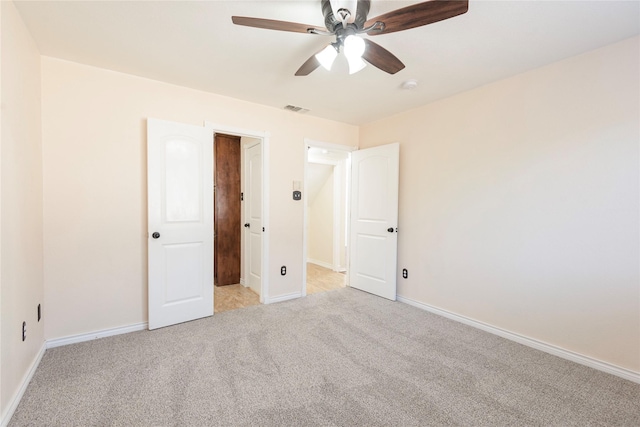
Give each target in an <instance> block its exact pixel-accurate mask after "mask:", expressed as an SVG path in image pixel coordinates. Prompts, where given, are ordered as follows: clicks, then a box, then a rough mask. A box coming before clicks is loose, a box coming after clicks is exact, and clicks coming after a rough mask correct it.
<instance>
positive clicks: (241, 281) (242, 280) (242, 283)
mask: <svg viewBox="0 0 640 427" xmlns="http://www.w3.org/2000/svg"><path fill="white" fill-rule="evenodd" d="M240 284H241V285H242V286H245V287H246V286H247V285H246V284H245V283H244V279H243V278H242V277H241V278H240Z"/></svg>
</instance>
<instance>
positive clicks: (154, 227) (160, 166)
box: [147, 119, 213, 329]
mask: <svg viewBox="0 0 640 427" xmlns="http://www.w3.org/2000/svg"><path fill="white" fill-rule="evenodd" d="M147 189H148V196H147V202H148V214H149V221H148V223H149V229H148V232H149V237H148V239H149V253H148V255H149V257H148V258H149V329H156V328H161V327H163V326H169V325H174V324H176V323H181V322H186V321H188V320H193V319H198V318H201V317H206V316H211V315H213V135H212V132H211V130H210V129H209V130H207V129H205V128H204V127H197V126H191V125H185V124H181V123H173V122H167V121H163V120H157V119H148V120H147Z"/></svg>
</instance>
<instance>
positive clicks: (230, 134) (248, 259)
mask: <svg viewBox="0 0 640 427" xmlns="http://www.w3.org/2000/svg"><path fill="white" fill-rule="evenodd" d="M205 127H207V128H209V129H211V130H212V131H213V135H214V145H216V144H218V143H219V141H220V140H222V139H223V138H224V139H228V140H231V141H232V143H231V144H232V145H233V151H234V154H233V155H232V156H229V157H228V158H231V159H233V160H232V161H231V163H232V164H233V166H232V167H231V171H227V173H225V172H224V171H223V170H222V169H223V168H224V167H225V166H224V163H225V162H224V160H223V159H218V158H216V159H214V164H215V165H216V171H215V173H214V175H215V176H216V201H217V196H218V195H221V194H220V190H221V189H220V188H219V187H218V185H219V184H218V183H219V181H218V178H219V175H218V172H220V173H221V175H226V178H229V177H232V178H233V181H234V182H235V183H236V184H237V186H236V187H234V189H233V190H232V191H231V192H229V193H228V197H229V199H230V202H231V203H230V204H234V205H235V207H234V209H235V212H236V213H237V218H236V219H234V220H233V223H232V231H233V233H234V238H236V239H237V242H238V243H237V249H234V250H235V253H236V254H237V260H236V259H234V260H233V264H234V268H237V273H236V275H235V276H234V279H232V280H231V282H233V283H231V282H228V281H227V282H228V283H223V281H222V280H221V276H220V275H221V274H222V273H223V271H224V270H225V269H226V267H224V268H223V266H220V265H219V264H220V263H221V260H222V258H223V257H224V256H222V257H219V256H218V254H217V253H218V252H219V251H227V250H228V249H229V247H228V246H227V245H226V244H222V242H221V241H218V237H219V234H218V230H216V235H215V237H216V239H214V242H215V249H216V250H215V251H214V260H217V263H216V264H217V265H216V269H215V271H216V272H217V273H218V274H220V275H219V276H218V281H217V282H216V284H220V285H223V286H214V311H215V312H216V313H218V312H222V311H228V310H232V309H236V308H242V307H247V306H250V305H256V304H259V303H268V301H269V298H268V277H267V276H266V275H264V274H262V271H264V267H263V266H264V265H266V264H267V258H268V257H267V249H266V248H268V230H267V227H266V225H267V221H266V219H267V215H266V214H265V213H266V212H268V207H267V205H268V198H267V197H265V196H266V195H267V191H266V185H267V183H268V182H267V176H266V174H267V171H268V169H267V164H266V162H267V156H266V155H265V151H266V150H267V149H268V139H269V138H268V134H267V133H263V132H254V131H249V130H245V129H239V128H231V127H226V126H221V125H216V124H213V123H209V122H205ZM223 144H224V143H221V144H220V146H219V147H216V148H215V150H214V152H215V154H216V155H219V154H221V152H220V151H219V150H218V149H220V148H222V145H223ZM222 156H224V153H223V154H222ZM218 168H221V170H218ZM216 213H217V214H219V213H220V212H219V211H218V210H216ZM216 223H217V221H216ZM217 225H220V226H221V225H222V224H217ZM231 248H234V246H231ZM214 263H215V261H214Z"/></svg>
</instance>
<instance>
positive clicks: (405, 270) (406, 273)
mask: <svg viewBox="0 0 640 427" xmlns="http://www.w3.org/2000/svg"><path fill="white" fill-rule="evenodd" d="M402 277H403V278H405V279H407V278H409V272H408V271H407V269H406V268H403V269H402Z"/></svg>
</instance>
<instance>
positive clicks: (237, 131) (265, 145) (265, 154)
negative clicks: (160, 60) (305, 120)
mask: <svg viewBox="0 0 640 427" xmlns="http://www.w3.org/2000/svg"><path fill="white" fill-rule="evenodd" d="M204 127H206V128H208V129H211V130H212V131H213V133H226V134H229V135H237V136H247V137H250V138H257V139H261V140H262V143H261V144H260V145H261V147H262V225H263V227H264V232H263V233H262V261H261V271H262V276H261V282H262V283H261V285H260V302H261V303H263V304H269V303H271V302H272V301H271V300H270V298H269V268H268V266H269V138H270V137H271V134H270V133H269V132H266V131H264V132H263V131H254V130H249V129H243V128H238V127H233V126H227V125H221V124H219V123H214V122H210V121H207V120H205V122H204ZM211 141H212V143H213V134H212V138H211Z"/></svg>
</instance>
